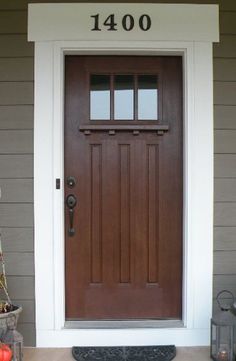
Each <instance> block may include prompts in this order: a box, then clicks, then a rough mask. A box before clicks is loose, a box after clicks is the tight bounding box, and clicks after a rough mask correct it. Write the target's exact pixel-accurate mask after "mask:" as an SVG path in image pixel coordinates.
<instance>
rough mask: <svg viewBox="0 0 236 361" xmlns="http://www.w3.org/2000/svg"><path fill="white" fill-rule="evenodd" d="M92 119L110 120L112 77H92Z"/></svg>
mask: <svg viewBox="0 0 236 361" xmlns="http://www.w3.org/2000/svg"><path fill="white" fill-rule="evenodd" d="M90 119H91V120H95V119H97V120H109V119H110V76H109V75H91V77H90Z"/></svg>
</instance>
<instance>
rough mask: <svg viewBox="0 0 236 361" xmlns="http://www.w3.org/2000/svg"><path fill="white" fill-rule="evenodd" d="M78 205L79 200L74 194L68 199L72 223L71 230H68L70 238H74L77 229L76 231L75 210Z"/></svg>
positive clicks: (67, 203)
mask: <svg viewBox="0 0 236 361" xmlns="http://www.w3.org/2000/svg"><path fill="white" fill-rule="evenodd" d="M76 204H77V199H76V197H75V196H74V195H73V194H69V195H68V196H67V197H66V205H67V207H68V208H69V222H70V226H69V230H68V234H69V236H70V237H72V236H74V234H75V229H74V208H75V206H76Z"/></svg>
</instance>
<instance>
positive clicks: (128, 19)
mask: <svg viewBox="0 0 236 361" xmlns="http://www.w3.org/2000/svg"><path fill="white" fill-rule="evenodd" d="M91 18H92V19H93V28H92V29H91V30H92V31H101V30H102V29H101V25H102V26H103V27H106V28H107V29H106V30H108V31H117V30H118V27H119V24H118V23H117V22H116V20H115V14H111V15H109V16H108V17H107V18H106V19H105V21H104V22H103V23H102V24H100V15H99V14H96V15H91ZM151 25H152V22H151V18H150V16H149V15H146V14H143V15H141V16H140V17H139V19H138V26H139V28H140V29H141V30H143V31H147V30H149V29H150V28H151ZM121 26H122V28H123V29H124V30H125V31H131V30H133V28H134V27H135V19H134V17H133V15H130V14H126V15H124V16H123V17H122V20H121Z"/></svg>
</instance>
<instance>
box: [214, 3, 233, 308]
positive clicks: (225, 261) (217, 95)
mask: <svg viewBox="0 0 236 361" xmlns="http://www.w3.org/2000/svg"><path fill="white" fill-rule="evenodd" d="M224 3H225V5H224V6H227V4H229V3H230V4H231V5H230V6H229V5H228V6H229V7H228V8H224V9H223V10H224V11H221V14H220V25H221V41H220V43H219V44H215V45H214V103H215V112H214V114H215V230H214V281H213V288H214V297H216V295H217V292H219V291H220V290H222V289H229V290H230V291H232V292H233V293H234V295H235V296H236V267H235V264H236V263H235V257H236V193H235V189H236V188H235V186H236V171H235V169H236V2H235V1H232V2H228V1H224ZM215 308H216V303H215V302H214V309H215Z"/></svg>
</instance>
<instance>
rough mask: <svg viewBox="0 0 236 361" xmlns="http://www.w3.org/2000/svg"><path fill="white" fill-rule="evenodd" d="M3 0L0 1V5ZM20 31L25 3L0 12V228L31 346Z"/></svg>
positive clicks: (26, 87) (28, 110) (27, 130)
mask: <svg viewBox="0 0 236 361" xmlns="http://www.w3.org/2000/svg"><path fill="white" fill-rule="evenodd" d="M4 3H5V4H7V2H5V1H1V0H0V9H4ZM9 3H11V4H12V5H13V4H14V1H12V2H11V1H10V2H9ZM21 3H24V2H21V1H19V4H21ZM9 10H10V11H9ZM26 31H27V8H26V3H24V7H23V8H21V9H19V10H17V11H15V10H14V6H13V8H12V9H10V8H5V9H4V10H2V11H0V187H1V192H2V197H1V198H0V230H1V233H2V240H3V250H4V253H5V260H6V271H7V275H8V286H9V292H10V296H11V298H12V299H13V300H14V303H15V304H20V305H22V306H23V313H22V315H21V316H20V319H19V330H20V331H21V332H22V333H23V335H24V341H25V345H34V344H35V330H34V328H35V324H34V322H35V310H34V308H35V307H34V304H35V301H34V253H33V250H34V247H33V62H34V60H33V44H30V43H28V42H27V40H26V37H27V36H26Z"/></svg>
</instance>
